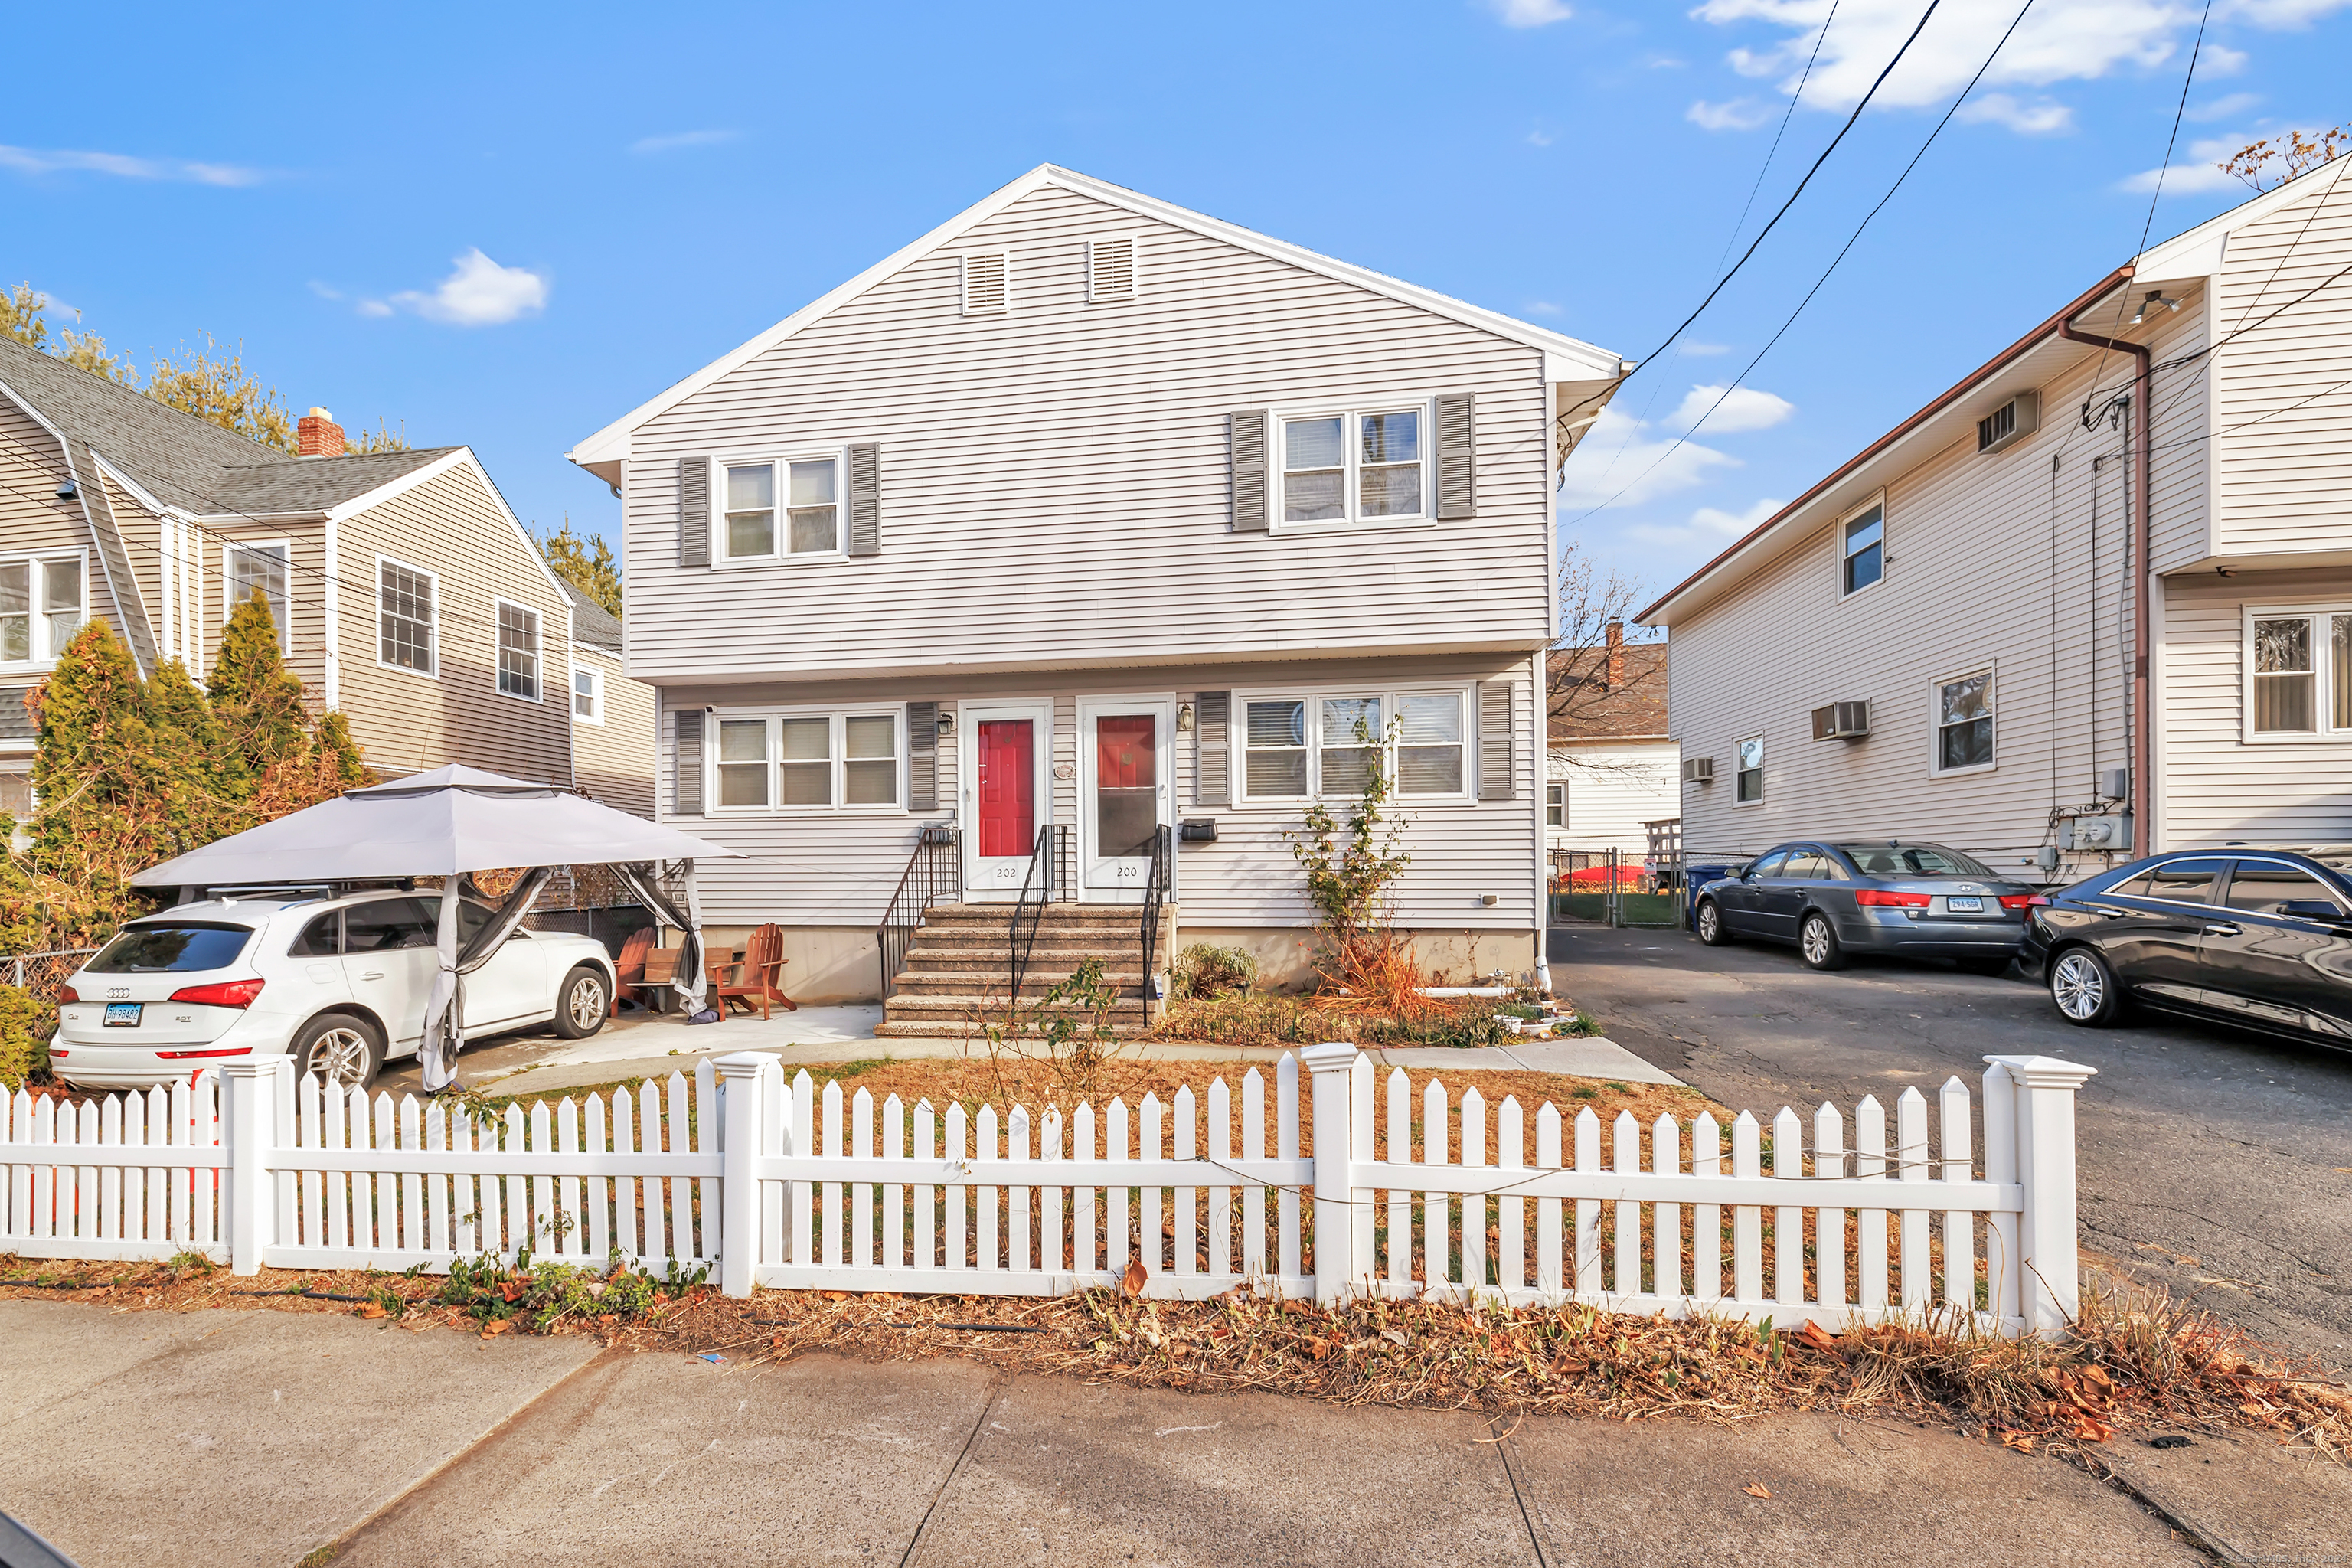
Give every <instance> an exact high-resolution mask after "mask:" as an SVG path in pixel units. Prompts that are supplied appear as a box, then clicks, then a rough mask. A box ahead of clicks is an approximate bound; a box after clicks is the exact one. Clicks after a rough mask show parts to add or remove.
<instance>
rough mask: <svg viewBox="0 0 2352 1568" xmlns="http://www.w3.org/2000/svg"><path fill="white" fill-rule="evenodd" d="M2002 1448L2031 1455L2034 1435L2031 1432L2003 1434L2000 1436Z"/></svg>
mask: <svg viewBox="0 0 2352 1568" xmlns="http://www.w3.org/2000/svg"><path fill="white" fill-rule="evenodd" d="M2000 1446H2001V1447H2004V1448H2014V1449H2016V1450H2017V1451H2018V1452H2019V1453H2021V1454H2031V1453H2032V1452H2033V1434H2032V1433H2031V1432H2003V1433H2002V1434H2001V1435H2000Z"/></svg>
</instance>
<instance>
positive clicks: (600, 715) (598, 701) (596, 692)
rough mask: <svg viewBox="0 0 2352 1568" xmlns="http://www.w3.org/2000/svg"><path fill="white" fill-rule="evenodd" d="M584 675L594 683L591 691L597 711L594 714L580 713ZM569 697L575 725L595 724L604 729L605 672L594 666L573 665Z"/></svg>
mask: <svg viewBox="0 0 2352 1568" xmlns="http://www.w3.org/2000/svg"><path fill="white" fill-rule="evenodd" d="M583 675H584V676H586V677H587V678H588V679H589V680H590V681H591V682H593V684H592V686H591V687H590V689H589V690H590V698H591V700H592V701H593V703H594V704H595V709H596V711H594V712H593V713H583V712H581V711H580V678H581V677H582V676H583ZM569 695H570V697H571V700H572V722H573V723H574V724H593V725H595V726H596V727H597V728H598V729H602V728H604V671H603V670H601V669H599V668H596V667H595V666H594V665H593V664H577V663H575V664H574V665H572V686H571V690H570V693H569Z"/></svg>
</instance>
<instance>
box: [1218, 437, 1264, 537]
mask: <svg viewBox="0 0 2352 1568" xmlns="http://www.w3.org/2000/svg"><path fill="white" fill-rule="evenodd" d="M1225 427H1226V431H1227V434H1228V437H1229V443H1230V445H1231V447H1232V451H1233V531H1234V532H1235V533H1264V532H1265V531H1266V518H1267V512H1266V504H1265V450H1266V445H1265V409H1263V408H1244V409H1243V410H1241V411H1240V412H1238V413H1235V414H1228V415H1226V416H1225Z"/></svg>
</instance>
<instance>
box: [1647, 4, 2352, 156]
mask: <svg viewBox="0 0 2352 1568" xmlns="http://www.w3.org/2000/svg"><path fill="white" fill-rule="evenodd" d="M2347 5H2352V0H2234V4H2229V5H2226V6H2225V7H2223V8H2221V9H2217V10H2216V12H2215V16H2216V17H2217V18H2219V17H2221V16H2228V17H2229V18H2230V19H2231V20H2234V21H2237V22H2240V23H2242V24H2244V25H2247V26H2253V27H2258V28H2266V29H2272V30H2278V29H2286V28H2296V27H2301V26H2306V25H2308V24H2309V23H2310V22H2312V21H2314V20H2315V19H2316V18H2318V17H2320V16H2326V15H2327V14H2328V13H2330V12H2333V11H2336V10H2340V9H2342V8H2344V7H2345V6H2347ZM1830 11H1831V4H1830V0H1702V4H1700V5H1699V6H1698V7H1697V9H1696V10H1695V11H1694V12H1693V13H1692V15H1693V16H1696V17H1698V18H1699V19H1700V20H1702V21H1706V22H1712V23H1715V24H1716V25H1717V26H1729V25H1731V24H1734V23H1751V22H1760V23H1762V24H1765V25H1766V26H1775V27H1780V28H1783V29H1785V30H1786V33H1787V36H1786V37H1784V38H1783V39H1781V41H1780V42H1779V43H1777V44H1773V45H1770V46H1769V47H1762V48H1749V47H1740V48H1735V49H1733V50H1731V51H1730V52H1729V55H1728V58H1729V60H1730V63H1731V66H1732V68H1733V69H1735V70H1737V71H1738V72H1740V73H1741V74H1742V75H1746V76H1757V77H1769V78H1773V79H1775V85H1776V86H1778V87H1779V89H1780V91H1782V92H1784V93H1786V92H1795V91H1796V90H1797V89H1798V81H1799V79H1800V77H1801V76H1802V74H1803V71H1804V66H1805V60H1806V57H1807V56H1808V55H1810V54H1811V52H1812V48H1813V41H1814V37H1815V35H1816V34H1818V33H1820V32H1821V31H1822V26H1823V24H1824V22H1825V21H1827V20H1828V18H1829V15H1830ZM2201 12H2202V7H2201V6H2200V5H2198V4H2195V3H2193V0H2041V3H2040V4H2038V5H2035V6H2034V7H2033V9H2032V10H2031V11H2029V12H2027V13H2026V16H2025V20H2024V21H2023V22H2022V23H2021V24H2020V25H2019V26H2018V29H2017V32H2016V34H2015V35H2014V36H2013V37H2011V39H2010V40H2009V43H2008V45H2007V46H2006V47H2003V48H2002V49H2001V51H2000V58H1997V59H1995V60H1994V61H1993V63H1992V66H1991V68H1990V69H1989V70H1987V71H1986V73H1985V78H1984V80H1985V85H1986V86H1987V87H1989V88H1992V89H2000V88H2004V87H2027V88H2047V87H2049V86H2051V85H2053V83H2057V82H2062V81H2089V80H2095V79H2098V78H2101V77H2104V76H2106V75H2107V74H2109V73H2110V72H2113V71H2117V70H2123V69H2135V68H2136V69H2147V68H2152V67H2157V66H2162V65H2166V64H2168V63H2170V62H2173V61H2175V60H2177V59H2179V58H2180V57H2182V56H2183V55H2185V54H2186V52H2187V50H2188V47H2189V41H2190V39H2191V38H2192V37H2194V36H2195V33H2196V29H2197V26H2198V22H2199V19H2200V15H2201ZM2015 14H2016V10H2015V7H2014V6H2013V5H2011V4H2009V3H2008V0H1998V3H1996V0H1979V3H1977V4H1974V5H1946V6H1945V7H1943V8H1942V9H1941V10H1940V11H1938V12H1937V14H1936V16H1935V18H1934V19H1933V20H1932V21H1930V22H1929V23H1928V25H1927V30H1926V31H1925V32H1923V33H1922V34H1921V35H1920V37H1919V41H1918V42H1917V43H1916V44H1915V45H1913V46H1912V47H1911V50H1910V52H1909V53H1908V54H1906V55H1905V56H1904V58H1903V63H1902V64H1901V65H1900V66H1898V67H1896V68H1895V72H1894V74H1893V75H1892V76H1890V77H1888V78H1887V79H1886V85H1885V87H1883V88H1881V89H1879V90H1878V96H1877V98H1876V99H1875V100H1874V102H1876V103H1878V104H1880V105H1882V106H1885V107H1887V108H1913V109H1918V108H1927V107H1929V106H1932V105H1937V104H1940V103H1942V102H1943V101H1945V100H1947V99H1948V98H1949V97H1950V96H1951V95H1952V94H1954V93H1956V92H1958V90H1959V89H1961V88H1962V87H1963V86H1965V85H1966V84H1967V82H1968V80H1969V78H1970V77H1971V76H1972V75H1974V74H1975V72H1976V69H1977V68H1978V66H1979V65H1980V64H1981V63H1982V62H1983V60H1984V58H1985V57H1986V56H1987V55H1988V54H1990V53H1991V51H1992V47H1993V45H1994V44H1995V43H1996V42H1997V41H1998V40H1999V39H2000V36H2001V33H2002V31H2003V29H2005V28H2006V27H2007V26H2009V23H2010V19H2011V17H2012V16H2015ZM1918 16H1919V7H1918V5H1917V4H1916V0H1843V3H1842V4H1840V5H1837V7H1836V17H1835V20H1834V22H1832V23H1830V25H1829V29H1828V33H1827V36H1826V37H1822V40H1821V58H1819V60H1817V61H1816V62H1815V63H1814V65H1813V68H1812V73H1811V76H1810V77H1806V78H1804V101H1805V103H1806V104H1807V105H1808V106H1809V107H1811V108H1814V109H1828V110H1846V109H1851V108H1852V107H1853V105H1854V104H1855V103H1856V102H1858V101H1860V100H1861V98H1862V95H1863V94H1864V92H1866V91H1868V90H1869V88H1870V84H1871V83H1872V81H1874V79H1876V78H1877V76H1878V73H1879V72H1880V71H1881V70H1883V69H1885V65H1886V62H1887V61H1888V60H1889V59H1891V58H1894V55H1895V50H1896V49H1898V48H1900V47H1902V45H1903V40H1904V39H1905V38H1906V37H1908V36H1909V34H1910V32H1911V29H1912V28H1913V27H1914V26H1916V25H1917V23H1918ZM2233 56H2234V51H2230V50H2225V49H2221V48H2220V47H2216V46H2214V45H2211V44H2209V45H2207V46H2206V48H2205V51H2204V57H2203V58H2201V59H2200V62H2199V65H2198V72H2199V74H2200V76H2202V75H2205V74H2207V73H2209V72H2211V73H2215V74H2225V73H2226V72H2227V71H2228V70H2229V69H2230V68H2231V67H2232V65H2234V64H2239V63H2242V61H2243V57H2242V56H2234V58H2232V57H2233ZM1994 118H1999V117H1998V116H1996V117H1994ZM2000 122H2001V123H2005V124H2007V123H2011V121H2007V120H2002V121H2000ZM2013 128H2014V129H2018V130H2021V131H2029V132H2043V131H2047V130H2050V129H2053V127H2052V126H2050V125H2048V124H2046V123H2036V122H2035V121H2034V119H2033V117H2032V115H2031V114H2029V115H2028V116H2027V117H2026V120H2025V122H2024V123H2021V124H2016V125H2014V126H2013Z"/></svg>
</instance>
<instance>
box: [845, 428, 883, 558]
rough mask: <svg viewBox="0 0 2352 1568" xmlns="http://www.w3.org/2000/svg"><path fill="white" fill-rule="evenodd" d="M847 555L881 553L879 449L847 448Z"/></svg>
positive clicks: (870, 444) (880, 470)
mask: <svg viewBox="0 0 2352 1568" xmlns="http://www.w3.org/2000/svg"><path fill="white" fill-rule="evenodd" d="M849 553H851V554H852V555H879V554H881V553H882V448H881V447H877V446H875V445H873V444H872V443H870V442H869V443H867V444H866V445H864V446H858V447H851V448H849Z"/></svg>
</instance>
